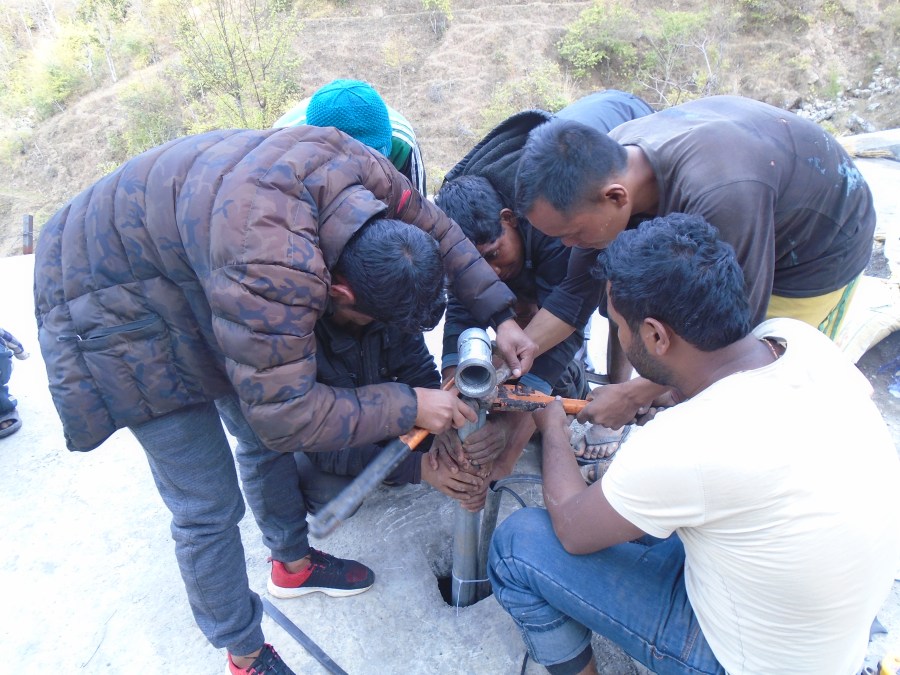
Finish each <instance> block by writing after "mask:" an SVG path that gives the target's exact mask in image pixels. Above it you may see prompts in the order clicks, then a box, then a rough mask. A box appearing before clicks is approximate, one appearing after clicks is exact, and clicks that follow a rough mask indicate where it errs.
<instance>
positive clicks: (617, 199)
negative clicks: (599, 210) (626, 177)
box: [601, 183, 630, 208]
mask: <svg viewBox="0 0 900 675" xmlns="http://www.w3.org/2000/svg"><path fill="white" fill-rule="evenodd" d="M601 194H602V196H603V199H605V200H607V201H610V202H612V203H613V204H615V205H616V206H618V207H620V208H621V207H623V206H625V205H626V204H628V202H629V201H630V197H629V195H628V188H626V187H625V186H624V185H622V184H621V183H609V184H607V185H604V186H603V188H602V189H601Z"/></svg>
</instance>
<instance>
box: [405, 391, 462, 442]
mask: <svg viewBox="0 0 900 675" xmlns="http://www.w3.org/2000/svg"><path fill="white" fill-rule="evenodd" d="M413 391H414V392H415V393H416V403H417V404H418V412H417V413H416V426H417V427H421V428H422V429H427V430H428V431H430V432H431V433H433V434H440V433H443V432H444V431H446V430H447V429H449V428H450V427H454V428H455V429H459V428H460V427H461V426H462V425H464V424H465V423H466V422H476V421H478V415H477V414H476V413H475V411H474V410H473V409H472V408H471V406H469V405H468V404H466V403H465V402H463V401H461V400H460V399H459V397H458V396H457V395H456V394H455V393H451V392H449V391H442V390H441V389H427V388H425V387H416V388H415V389H413Z"/></svg>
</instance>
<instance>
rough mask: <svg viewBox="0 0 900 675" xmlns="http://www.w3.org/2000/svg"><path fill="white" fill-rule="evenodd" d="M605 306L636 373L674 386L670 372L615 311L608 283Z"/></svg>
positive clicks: (658, 382)
mask: <svg viewBox="0 0 900 675" xmlns="http://www.w3.org/2000/svg"><path fill="white" fill-rule="evenodd" d="M606 293H607V295H606V298H607V301H606V308H607V312H608V313H609V320H610V321H612V322H613V323H614V324H616V327H617V328H618V335H619V343H620V344H621V345H622V350H623V351H624V352H625V356H627V357H628V362H629V363H631V365H632V366H634V369H635V370H636V371H637V373H638V375H640V376H641V377H643V378H646V379H648V380H650V381H651V382H656V383H657V384H662V385H665V386H668V387H671V386H674V385H675V382H674V378H673V376H672V372H671V371H670V370H669V369H668V368H666V367H665V366H664V365H663V364H662V363H661V362H660V361H659V360H658V359H656V358H655V357H654V356H652V355H651V354H650V352H649V351H647V347H646V346H645V345H644V341H643V340H642V339H641V336H640V335H639V334H635V333H632V332H631V329H630V328H629V327H628V322H627V321H625V317H623V316H622V315H621V314H619V313H618V312H617V311H616V308H615V306H614V305H613V301H612V298H611V297H610V296H609V284H607V285H606Z"/></svg>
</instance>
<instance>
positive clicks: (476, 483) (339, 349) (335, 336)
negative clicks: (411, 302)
mask: <svg viewBox="0 0 900 675" xmlns="http://www.w3.org/2000/svg"><path fill="white" fill-rule="evenodd" d="M315 335H316V367H317V374H316V380H317V381H318V382H319V383H321V384H325V385H328V386H330V387H341V388H350V389H354V388H356V387H363V386H366V385H370V384H383V383H385V382H398V383H400V384H406V385H409V386H410V387H413V388H416V387H424V388H430V389H436V388H438V387H439V386H440V376H439V375H438V372H437V368H436V367H435V364H434V358H433V357H432V356H431V353H430V352H429V351H428V347H427V346H426V345H425V339H424V337H423V335H422V333H405V332H402V331H400V330H398V329H397V328H396V327H394V326H390V325H387V324H384V323H382V322H380V321H373V322H371V323H369V322H366V321H365V320H364V319H361V318H360V317H359V316H358V315H357V314H354V313H353V312H352V311H348V310H347V309H345V308H343V307H337V308H335V309H334V311H333V312H332V313H330V314H328V315H327V316H324V317H322V318H321V319H319V320H318V321H317V322H316V326H315ZM431 439H432V437H431V436H429V437H428V438H426V439H425V440H424V441H423V442H422V443H421V444H420V445H419V447H418V448H416V451H415V452H410V453H409V455H408V456H407V457H406V458H405V459H404V460H403V462H402V463H401V464H400V465H399V466H398V467H397V468H396V469H394V471H393V472H391V474H389V475H388V476H387V478H385V481H384V482H385V484H388V485H405V484H408V483H420V482H422V481H425V482H426V483H428V484H429V485H431V486H432V487H434V488H436V489H437V490H440V491H441V492H443V493H444V494H445V495H447V496H449V497H453V498H454V499H457V500H459V501H460V503H461V504H462V505H463V506H464V507H469V508H475V506H480V502H479V501H478V499H477V498H476V499H475V502H474V504H472V500H473V497H474V496H475V495H479V494H481V493H482V492H483V490H482V488H483V485H484V479H483V478H481V477H479V476H478V475H476V474H475V473H472V472H469V471H465V470H463V471H455V472H452V473H451V471H450V470H449V467H447V466H446V465H445V464H440V465H439V466H434V467H433V466H432V464H431V463H430V462H428V461H426V454H425V453H427V452H428V450H429V448H430V447H431ZM387 442H388V441H383V442H381V443H369V444H366V445H362V446H358V447H352V448H344V449H342V450H338V451H335V452H297V453H294V459H295V461H296V463H297V469H298V472H299V474H300V485H301V492H302V493H303V497H304V499H305V500H306V509H307V511H308V512H310V513H315V512H316V511H317V510H318V509H319V508H320V507H321V506H324V504H326V503H327V502H328V501H330V500H331V499H333V498H334V497H335V496H337V494H338V493H339V492H340V491H341V490H343V488H344V487H346V486H347V485H349V484H350V482H351V481H352V480H353V477H355V476H358V475H359V474H360V473H361V472H362V471H363V469H365V468H366V466H368V464H369V462H371V461H372V460H373V459H375V457H377V456H378V454H379V453H380V452H381V450H382V449H383V448H384V446H385V445H386V443H387Z"/></svg>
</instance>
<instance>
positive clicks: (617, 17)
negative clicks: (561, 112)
mask: <svg viewBox="0 0 900 675" xmlns="http://www.w3.org/2000/svg"><path fill="white" fill-rule="evenodd" d="M639 25H640V18H639V17H638V15H637V14H636V13H635V12H634V11H632V10H631V9H629V8H627V7H624V6H621V5H619V4H618V3H617V2H616V0H596V1H595V2H594V5H593V6H591V7H589V8H588V9H586V10H584V11H583V12H582V13H581V15H580V16H579V17H578V19H577V20H576V21H575V23H573V24H572V25H571V26H570V27H569V29H568V30H567V31H566V34H565V35H564V36H563V38H562V40H560V42H559V44H558V49H559V55H560V56H561V57H562V58H563V59H564V60H566V61H568V62H569V63H571V64H572V66H573V67H574V72H575V75H576V76H578V77H585V76H587V75H588V74H589V73H590V72H591V71H593V70H594V69H595V68H596V67H597V66H601V65H602V66H605V67H606V70H607V75H608V76H613V75H615V74H618V73H621V72H623V71H627V70H630V69H631V68H632V67H633V66H634V64H635V62H636V60H637V50H636V48H635V46H634V41H635V39H636V37H637V29H638V26H639Z"/></svg>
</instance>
